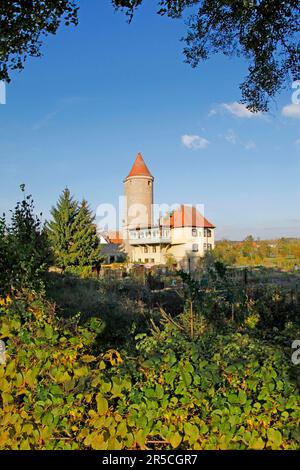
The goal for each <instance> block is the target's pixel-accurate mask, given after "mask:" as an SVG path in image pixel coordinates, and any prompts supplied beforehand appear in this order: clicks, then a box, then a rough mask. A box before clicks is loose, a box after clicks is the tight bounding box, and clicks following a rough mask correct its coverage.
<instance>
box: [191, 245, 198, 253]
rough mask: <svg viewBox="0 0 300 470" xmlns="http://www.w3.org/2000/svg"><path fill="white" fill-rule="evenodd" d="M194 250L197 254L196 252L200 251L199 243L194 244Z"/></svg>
mask: <svg viewBox="0 0 300 470" xmlns="http://www.w3.org/2000/svg"><path fill="white" fill-rule="evenodd" d="M192 250H193V251H195V252H196V251H199V248H198V243H193V247H192Z"/></svg>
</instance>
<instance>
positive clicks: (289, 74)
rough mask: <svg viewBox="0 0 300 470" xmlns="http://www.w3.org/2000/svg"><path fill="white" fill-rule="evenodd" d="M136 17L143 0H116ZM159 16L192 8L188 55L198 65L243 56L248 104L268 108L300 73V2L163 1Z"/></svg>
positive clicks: (244, 93) (257, 108)
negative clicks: (215, 57) (221, 57)
mask: <svg viewBox="0 0 300 470" xmlns="http://www.w3.org/2000/svg"><path fill="white" fill-rule="evenodd" d="M113 3H114V5H115V7H116V8H123V9H125V11H126V12H127V14H128V15H129V18H130V20H131V19H132V16H133V14H134V11H135V10H136V8H137V7H138V6H140V5H141V4H142V3H143V0H113ZM157 4H158V14H160V15H167V16H168V17H170V18H175V19H176V18H181V17H182V16H183V15H184V14H185V13H186V10H188V8H190V7H194V8H193V9H192V14H191V15H190V16H189V18H188V20H187V24H188V32H187V35H186V37H185V42H186V47H185V49H184V54H185V57H186V62H187V63H189V64H191V65H192V67H196V66H198V65H199V63H201V62H202V61H204V60H206V59H208V58H209V57H210V56H211V55H212V54H215V53H220V52H221V53H223V54H224V55H225V56H238V57H240V56H243V57H245V58H246V60H247V62H248V63H249V66H248V76H247V77H246V79H245V81H244V82H243V83H242V84H241V85H240V88H241V92H242V102H243V103H245V104H246V105H247V107H248V108H249V109H250V110H252V111H254V112H257V111H267V110H268V105H269V101H270V99H271V98H273V97H274V96H275V95H276V93H277V92H278V91H279V90H281V89H282V88H283V87H284V86H285V85H286V83H290V81H291V79H293V80H296V79H298V78H299V72H300V66H299V63H300V42H299V30H300V5H299V0H286V1H282V0H157Z"/></svg>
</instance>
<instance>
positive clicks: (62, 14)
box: [0, 0, 78, 81]
mask: <svg viewBox="0 0 300 470" xmlns="http://www.w3.org/2000/svg"><path fill="white" fill-rule="evenodd" d="M77 13H78V2H76V0H42V1H40V0H18V1H13V0H8V1H5V2H4V1H1V2H0V80H6V81H10V74H11V71H12V70H21V69H23V67H24V62H25V61H26V59H27V57H28V56H32V57H39V56H40V55H41V52H40V49H41V45H42V38H43V36H47V35H48V34H55V33H56V31H57V29H58V27H59V26H60V24H61V23H62V22H64V24H65V25H66V26H68V25H70V24H74V25H77V23H78V18H77Z"/></svg>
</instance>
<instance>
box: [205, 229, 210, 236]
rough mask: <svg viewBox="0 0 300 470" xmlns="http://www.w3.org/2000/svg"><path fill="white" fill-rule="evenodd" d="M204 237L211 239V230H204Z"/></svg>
mask: <svg viewBox="0 0 300 470" xmlns="http://www.w3.org/2000/svg"><path fill="white" fill-rule="evenodd" d="M204 236H205V237H211V230H209V229H208V228H205V229H204Z"/></svg>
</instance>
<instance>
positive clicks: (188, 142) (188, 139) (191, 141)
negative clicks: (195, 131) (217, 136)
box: [181, 134, 210, 150]
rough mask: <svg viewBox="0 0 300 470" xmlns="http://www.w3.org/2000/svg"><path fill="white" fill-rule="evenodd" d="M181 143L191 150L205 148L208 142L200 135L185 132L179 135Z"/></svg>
mask: <svg viewBox="0 0 300 470" xmlns="http://www.w3.org/2000/svg"><path fill="white" fill-rule="evenodd" d="M181 142H182V144H183V145H184V146H185V147H187V148H188V149H191V150H199V149H206V148H207V147H208V145H209V144H210V142H209V140H207V139H205V138H204V137H200V135H188V134H185V135H183V136H182V137H181Z"/></svg>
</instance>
